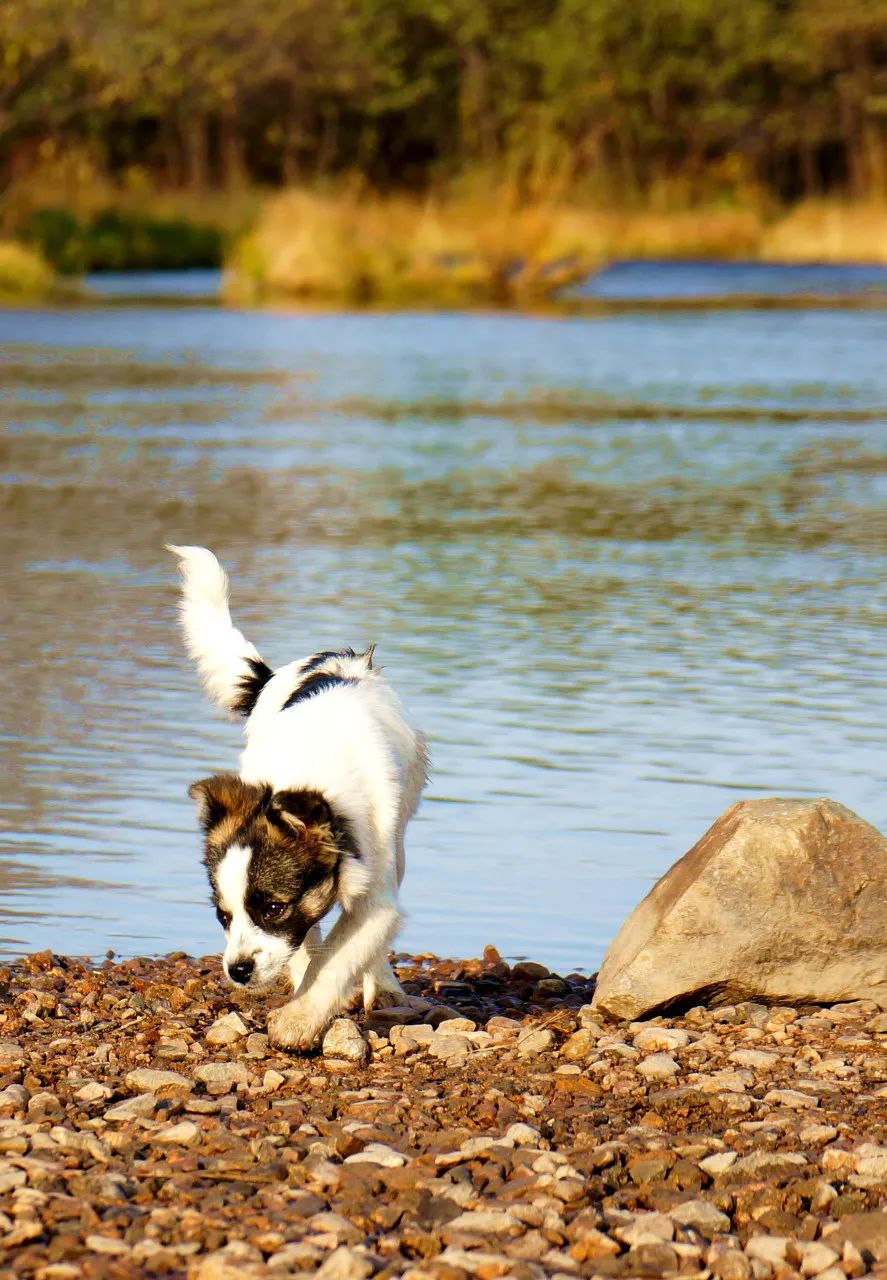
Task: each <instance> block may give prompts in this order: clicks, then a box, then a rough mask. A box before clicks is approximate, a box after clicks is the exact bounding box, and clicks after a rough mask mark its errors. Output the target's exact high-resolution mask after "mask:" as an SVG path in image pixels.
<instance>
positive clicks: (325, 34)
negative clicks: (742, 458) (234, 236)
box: [0, 0, 887, 200]
mask: <svg viewBox="0 0 887 1280" xmlns="http://www.w3.org/2000/svg"><path fill="white" fill-rule="evenodd" d="M0 43H2V56H0V176H2V177H3V178H4V179H5V180H6V181H7V182H8V181H9V180H10V179H12V178H14V177H15V175H16V174H17V173H18V172H21V171H22V169H23V168H24V167H26V166H27V164H28V163H30V159H31V157H33V156H35V155H37V154H38V153H39V149H40V147H41V146H42V147H44V148H45V147H46V146H47V145H48V144H52V143H55V144H57V145H63V146H68V145H77V146H85V147H89V148H92V149H93V151H94V153H95V154H97V155H98V156H99V157H100V161H101V164H102V166H103V167H104V169H105V171H106V172H108V173H109V174H111V175H119V174H121V173H123V172H125V171H126V170H127V169H130V168H132V167H133V166H140V167H141V168H143V169H144V170H146V171H147V172H148V174H150V175H151V178H152V179H153V180H154V181H156V183H157V184H158V185H162V186H165V187H170V188H189V189H193V190H201V189H205V188H207V187H210V186H224V187H228V188H233V187H236V186H238V185H248V184H252V183H261V184H270V185H277V184H294V183H300V182H309V181H314V180H316V179H318V178H323V177H327V176H330V175H336V174H343V173H347V174H357V175H362V176H363V177H365V178H366V180H367V181H368V182H370V183H372V184H373V185H375V186H378V187H380V188H388V189H391V188H394V187H407V188H424V187H427V186H429V185H433V184H437V183H446V182H450V181H452V180H453V179H454V178H459V177H460V176H462V175H464V174H471V173H489V174H490V176H491V177H494V178H496V180H498V181H503V182H504V181H508V182H511V183H513V184H514V186H515V189H516V190H518V191H526V192H527V193H529V194H540V193H545V192H549V191H552V190H555V191H556V190H558V189H560V190H561V191H563V192H567V191H570V192H583V191H584V192H587V193H588V195H590V196H594V197H597V198H605V199H616V200H619V199H621V200H632V199H636V198H649V197H650V196H651V195H655V194H656V193H657V192H660V193H663V192H670V193H672V194H674V193H678V194H679V195H682V196H683V197H684V198H685V199H687V200H694V199H700V198H705V199H708V198H711V197H713V196H717V195H718V194H723V193H728V194H735V193H736V192H737V191H742V190H746V191H748V190H752V191H754V190H757V191H760V192H761V193H762V194H763V195H765V196H767V197H772V198H775V199H777V200H794V199H798V198H801V197H804V196H813V195H818V194H821V193H826V192H839V193H841V194H846V195H848V196H850V197H852V198H855V199H869V198H879V197H885V196H887V0H740V2H739V3H730V2H729V0H2V4H0Z"/></svg>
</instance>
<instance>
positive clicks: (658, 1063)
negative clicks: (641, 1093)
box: [635, 1053, 680, 1080]
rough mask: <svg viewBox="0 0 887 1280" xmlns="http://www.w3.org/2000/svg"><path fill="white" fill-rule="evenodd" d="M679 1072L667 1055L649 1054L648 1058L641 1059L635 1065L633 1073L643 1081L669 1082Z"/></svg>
mask: <svg viewBox="0 0 887 1280" xmlns="http://www.w3.org/2000/svg"><path fill="white" fill-rule="evenodd" d="M679 1070H680V1067H679V1066H678V1064H677V1063H676V1062H675V1060H674V1058H673V1057H672V1056H671V1054H668V1053H651V1054H650V1056H649V1058H643V1059H642V1060H641V1061H640V1062H638V1063H636V1064H635V1071H637V1072H638V1074H639V1075H642V1076H643V1077H644V1079H645V1080H670V1079H671V1078H672V1076H676V1075H677V1074H678V1071H679Z"/></svg>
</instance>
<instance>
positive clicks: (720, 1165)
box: [699, 1151, 736, 1178]
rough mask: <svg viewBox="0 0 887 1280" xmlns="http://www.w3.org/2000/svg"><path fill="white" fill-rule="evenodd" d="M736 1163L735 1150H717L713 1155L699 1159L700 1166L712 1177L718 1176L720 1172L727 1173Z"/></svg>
mask: <svg viewBox="0 0 887 1280" xmlns="http://www.w3.org/2000/svg"><path fill="white" fill-rule="evenodd" d="M735 1163H736V1152H735V1151H716V1152H715V1154H714V1155H713V1156H706V1157H705V1159H704V1160H700V1161H699V1168H700V1169H704V1170H705V1172H706V1173H707V1174H709V1176H710V1177H712V1178H716V1177H717V1176H718V1174H719V1173H726V1171H727V1170H728V1169H729V1168H730V1166H731V1165H732V1164H735Z"/></svg>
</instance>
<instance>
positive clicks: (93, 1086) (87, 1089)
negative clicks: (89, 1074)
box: [74, 1080, 112, 1103]
mask: <svg viewBox="0 0 887 1280" xmlns="http://www.w3.org/2000/svg"><path fill="white" fill-rule="evenodd" d="M111 1096H112V1090H111V1089H109V1088H108V1086H107V1085H106V1084H100V1083H99V1081H98V1080H90V1081H89V1082H88V1083H87V1084H85V1085H83V1087H82V1088H81V1089H78V1090H77V1092H76V1093H75V1094H74V1097H75V1098H76V1099H77V1101H78V1102H86V1103H90V1102H107V1100H108V1098H110V1097H111Z"/></svg>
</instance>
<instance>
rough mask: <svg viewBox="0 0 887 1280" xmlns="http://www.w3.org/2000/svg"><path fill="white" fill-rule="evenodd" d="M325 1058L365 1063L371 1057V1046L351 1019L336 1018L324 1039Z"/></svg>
mask: <svg viewBox="0 0 887 1280" xmlns="http://www.w3.org/2000/svg"><path fill="white" fill-rule="evenodd" d="M323 1056H324V1057H325V1058H340V1059H342V1060H343V1061H344V1062H360V1063H363V1062H366V1060H367V1058H368V1057H369V1056H370V1046H369V1045H368V1044H367V1042H366V1040H364V1038H363V1036H362V1035H361V1034H360V1028H359V1027H358V1025H357V1023H356V1022H352V1021H351V1019H350V1018H336V1020H335V1021H334V1022H333V1023H332V1025H331V1026H330V1029H329V1030H328V1031H327V1033H326V1035H325V1036H324V1037H323Z"/></svg>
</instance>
